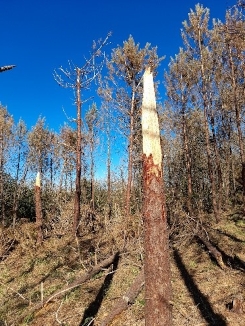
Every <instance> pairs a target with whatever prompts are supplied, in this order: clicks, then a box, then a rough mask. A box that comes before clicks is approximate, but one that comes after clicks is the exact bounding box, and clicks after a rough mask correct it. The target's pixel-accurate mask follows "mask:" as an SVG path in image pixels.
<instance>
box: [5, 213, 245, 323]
mask: <svg viewBox="0 0 245 326" xmlns="http://www.w3.org/2000/svg"><path fill="white" fill-rule="evenodd" d="M101 221H102V219H100V228H97V230H96V232H94V233H93V232H88V231H87V230H86V227H85V225H81V230H82V231H83V232H81V236H80V237H79V238H78V239H77V240H73V239H71V238H70V237H69V236H68V235H66V234H63V235H62V236H57V234H55V232H53V233H52V232H51V231H50V232H51V233H50V234H48V237H47V238H46V239H45V241H44V242H43V244H42V245H41V246H39V247H37V245H36V234H35V227H34V225H33V224H32V223H25V224H23V225H19V226H18V228H17V231H16V232H13V231H12V230H10V229H9V230H8V229H5V230H2V231H1V232H2V234H1V235H0V245H1V246H0V247H1V251H0V253H1V261H0V325H6V326H22V325H23V326H24V325H35V326H43V325H45V326H55V325H63V326H65V325H66V326H82V325H88V323H89V321H91V320H92V319H93V316H94V317H96V319H95V321H96V323H95V324H94V325H99V323H100V321H101V320H102V319H103V318H104V317H105V316H106V315H107V314H108V313H109V312H110V310H111V309H112V307H113V304H114V303H115V301H116V300H117V299H118V298H119V297H121V296H122V295H123V294H124V293H125V292H126V291H127V289H128V288H129V286H130V284H131V283H132V282H133V280H134V278H135V277H136V275H137V274H138V272H139V270H140V269H141V268H142V259H143V242H142V222H141V219H140V218H138V217H134V218H133V219H132V222H131V223H129V225H128V227H129V231H128V232H125V230H124V228H125V226H124V225H125V223H124V218H123V216H118V217H117V218H115V219H113V220H112V221H106V225H104V223H102V222H101ZM244 230H245V225H244V222H243V220H242V219H240V218H239V217H236V219H234V216H233V215H229V216H228V215H227V216H225V217H224V218H222V222H221V223H220V224H219V225H216V226H215V227H214V228H212V229H210V230H209V231H210V232H209V233H210V240H212V243H213V244H214V245H215V246H216V247H217V248H218V249H220V250H221V251H222V253H223V257H224V261H225V264H226V269H225V270H221V269H220V268H219V267H218V266H217V264H216V262H215V261H213V260H212V257H211V256H210V255H209V253H208V252H207V251H206V249H205V248H204V247H203V246H202V245H201V244H199V243H197V242H195V241H194V240H193V241H192V242H191V243H190V244H189V245H188V246H178V250H177V249H174V248H172V254H171V267H172V284H173V292H174V300H173V321H174V325H175V326H179V325H180V326H182V325H183V326H185V325H188V326H201V325H202V326H204V325H217V326H222V325H224V326H242V325H245V311H244V313H243V314H238V313H236V312H233V311H232V310H230V309H229V304H230V303H231V302H232V300H233V298H234V297H236V296H237V295H240V296H241V295H242V296H243V298H245V290H244V288H245V287H244V286H245V277H244V272H245V266H243V263H244V264H245V262H244V261H242V257H243V255H244V252H245V251H244V249H245V235H244ZM6 244H8V245H6ZM11 244H12V247H11ZM118 250H121V255H120V259H119V262H118V266H114V268H115V267H116V270H115V271H114V272H113V270H112V268H111V267H110V268H109V269H106V270H104V271H101V272H100V273H99V274H97V275H96V277H93V278H92V279H90V280H89V281H87V282H86V283H84V284H83V285H81V286H80V287H77V288H75V289H74V290H73V291H71V292H67V293H66V294H65V295H64V296H63V298H62V299H54V300H53V301H52V302H49V303H48V304H47V305H45V306H44V307H43V308H41V309H39V310H37V311H35V310H34V309H33V307H34V306H35V305H36V304H37V303H40V301H41V293H42V286H43V296H44V300H45V298H46V297H48V296H49V295H51V294H52V293H54V292H55V291H57V290H59V289H62V288H63V287H64V286H66V285H67V284H70V283H71V282H72V281H74V279H76V278H77V277H79V276H81V275H83V274H84V273H86V272H87V271H88V270H89V269H90V268H91V267H93V266H94V265H95V264H97V263H98V262H99V261H102V260H104V259H105V258H107V257H108V256H109V255H111V254H112V253H115V252H117V251H118ZM236 257H240V260H237V258H236ZM85 317H86V318H85ZM91 325H92V324H91ZM116 325H117V326H118V325H119V326H134V325H135V326H143V325H144V293H143V291H142V293H140V295H139V296H138V298H137V300H136V302H135V303H134V304H133V305H131V306H130V307H129V309H128V310H127V311H125V312H123V313H122V314H121V315H120V316H118V317H117V318H116V319H115V320H114V322H113V323H112V324H111V326H116Z"/></svg>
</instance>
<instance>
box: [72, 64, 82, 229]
mask: <svg viewBox="0 0 245 326" xmlns="http://www.w3.org/2000/svg"><path fill="white" fill-rule="evenodd" d="M76 72H77V82H76V106H77V119H76V121H77V147H76V191H75V200H74V222H73V234H74V235H76V234H77V228H78V224H79V220H80V209H81V204H80V200H81V154H82V148H81V134H82V119H81V106H82V103H81V84H80V75H81V70H80V69H79V68H77V71H76Z"/></svg>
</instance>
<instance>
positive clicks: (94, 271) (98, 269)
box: [22, 252, 119, 318]
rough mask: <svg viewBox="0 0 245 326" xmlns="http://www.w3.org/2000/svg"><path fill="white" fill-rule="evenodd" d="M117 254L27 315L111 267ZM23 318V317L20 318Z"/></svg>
mask: <svg viewBox="0 0 245 326" xmlns="http://www.w3.org/2000/svg"><path fill="white" fill-rule="evenodd" d="M118 255H119V252H117V253H116V254H114V255H111V256H110V257H109V258H107V259H105V260H103V261H102V262H100V263H99V264H97V265H96V266H94V267H93V268H92V269H91V270H90V271H88V272H87V273H86V274H84V275H82V276H81V277H79V278H77V279H76V280H75V281H74V282H72V283H71V284H69V285H68V286H66V287H64V288H63V289H62V290H58V291H56V292H55V293H53V294H52V295H50V296H49V297H48V298H46V299H44V301H43V302H40V303H38V304H37V305H35V306H34V307H32V308H31V309H29V310H28V312H27V313H28V314H30V313H34V312H35V311H36V310H39V309H41V308H42V307H43V306H45V305H47V304H48V303H49V302H51V301H53V300H54V299H57V298H61V297H62V296H63V295H64V294H65V293H67V292H69V291H71V290H73V289H75V288H77V287H79V286H81V285H82V284H83V283H84V282H86V281H88V280H89V279H91V278H92V277H93V276H94V275H96V274H98V273H99V272H100V271H101V270H102V269H103V268H106V267H107V266H109V265H111V264H112V263H113V262H114V261H115V259H116V258H117V257H118ZM22 318H23V316H22Z"/></svg>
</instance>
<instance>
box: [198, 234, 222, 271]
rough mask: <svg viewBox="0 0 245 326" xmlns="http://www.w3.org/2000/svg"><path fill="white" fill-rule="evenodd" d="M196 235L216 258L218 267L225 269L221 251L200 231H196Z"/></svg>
mask: <svg viewBox="0 0 245 326" xmlns="http://www.w3.org/2000/svg"><path fill="white" fill-rule="evenodd" d="M196 237H197V238H198V239H199V240H200V241H201V242H202V243H203V244H204V245H205V247H206V248H207V249H208V251H209V252H210V254H211V255H212V256H213V258H214V259H215V260H216V262H217V264H218V265H219V267H220V268H221V269H223V270H224V269H225V268H226V266H225V264H224V262H223V258H222V254H221V252H220V251H219V250H218V249H217V248H215V247H214V246H213V245H212V244H211V243H210V241H209V240H208V239H207V238H206V237H205V236H204V235H202V234H201V233H197V234H196Z"/></svg>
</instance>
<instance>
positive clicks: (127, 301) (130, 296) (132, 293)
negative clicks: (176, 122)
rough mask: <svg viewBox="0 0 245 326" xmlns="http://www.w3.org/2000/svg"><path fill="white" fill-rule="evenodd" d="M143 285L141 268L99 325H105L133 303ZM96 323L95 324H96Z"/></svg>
mask: <svg viewBox="0 0 245 326" xmlns="http://www.w3.org/2000/svg"><path fill="white" fill-rule="evenodd" d="M143 285H144V270H142V271H141V272H140V273H139V274H138V276H137V277H136V279H135V281H134V283H133V284H132V285H131V287H130V288H129V289H128V291H127V292H126V293H125V295H124V296H122V297H121V298H120V299H118V301H117V302H116V303H115V305H114V306H113V308H112V310H111V312H110V313H109V315H107V316H106V317H105V318H104V319H103V320H102V322H101V323H100V326H107V325H110V323H111V322H112V321H113V319H114V318H115V317H116V316H118V315H120V314H121V313H122V312H123V311H124V310H126V309H127V308H128V307H129V306H130V305H131V304H133V303H134V301H135V299H136V298H137V296H138V294H139V293H140V291H141V289H142V287H143ZM96 325H97V324H96Z"/></svg>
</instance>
